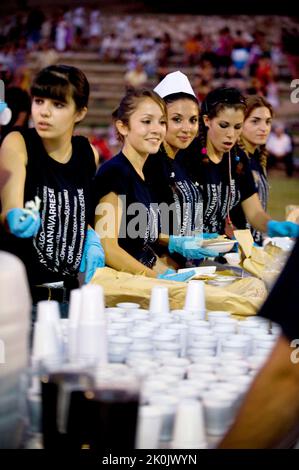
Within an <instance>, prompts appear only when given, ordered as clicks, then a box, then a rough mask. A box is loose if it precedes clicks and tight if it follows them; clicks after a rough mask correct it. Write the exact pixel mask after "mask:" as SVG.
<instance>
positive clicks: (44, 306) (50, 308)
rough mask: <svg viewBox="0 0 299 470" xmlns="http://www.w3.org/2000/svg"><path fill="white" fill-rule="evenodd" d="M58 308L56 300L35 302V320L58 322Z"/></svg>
mask: <svg viewBox="0 0 299 470" xmlns="http://www.w3.org/2000/svg"><path fill="white" fill-rule="evenodd" d="M59 320H60V310H59V304H58V302H56V300H41V301H40V302H38V303H37V321H38V322H39V323H42V322H56V323H57V324H58V323H59Z"/></svg>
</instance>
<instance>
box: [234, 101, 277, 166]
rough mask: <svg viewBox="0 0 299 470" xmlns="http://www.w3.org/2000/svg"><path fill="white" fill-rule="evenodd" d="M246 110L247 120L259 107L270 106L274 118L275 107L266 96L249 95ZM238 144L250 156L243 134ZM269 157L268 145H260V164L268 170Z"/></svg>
mask: <svg viewBox="0 0 299 470" xmlns="http://www.w3.org/2000/svg"><path fill="white" fill-rule="evenodd" d="M246 105H247V107H246V111H245V121H246V119H248V118H249V117H250V115H251V113H252V112H253V111H254V110H255V109H257V108H268V109H269V111H270V114H271V117H272V118H273V114H274V112H273V108H272V105H271V104H270V103H269V102H268V101H267V100H266V98H264V97H263V96H260V95H249V96H247V97H246ZM238 146H239V147H240V149H242V150H243V151H244V152H245V153H246V155H247V156H248V157H249V150H248V146H247V143H246V139H245V138H244V137H243V136H242V134H241V136H240V138H239V141H238ZM267 158H268V151H267V149H266V145H265V144H264V145H260V147H259V161H260V164H261V166H262V168H263V170H264V172H266V167H267Z"/></svg>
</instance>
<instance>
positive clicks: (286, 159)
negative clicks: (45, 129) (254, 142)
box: [266, 122, 294, 177]
mask: <svg viewBox="0 0 299 470" xmlns="http://www.w3.org/2000/svg"><path fill="white" fill-rule="evenodd" d="M273 130H274V131H273V132H271V134H270V136H269V139H268V141H267V144H266V148H267V150H268V152H269V166H270V167H271V166H272V167H273V166H275V165H276V163H278V162H282V163H283V164H284V165H285V170H286V174H287V176H289V177H291V176H293V173H294V162H293V145H292V139H291V137H290V136H289V135H288V134H287V133H286V131H285V127H284V125H283V123H281V122H279V123H276V125H274V129H273Z"/></svg>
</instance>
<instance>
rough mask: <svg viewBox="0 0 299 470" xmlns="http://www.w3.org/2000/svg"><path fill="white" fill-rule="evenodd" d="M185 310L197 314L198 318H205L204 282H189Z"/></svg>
mask: <svg viewBox="0 0 299 470" xmlns="http://www.w3.org/2000/svg"><path fill="white" fill-rule="evenodd" d="M184 310H187V312H193V313H195V314H196V315H197V316H198V318H201V319H204V318H205V312H206V300H205V285H204V282H203V281H195V280H193V281H189V282H188V285H187V291H186V298H185V305H184Z"/></svg>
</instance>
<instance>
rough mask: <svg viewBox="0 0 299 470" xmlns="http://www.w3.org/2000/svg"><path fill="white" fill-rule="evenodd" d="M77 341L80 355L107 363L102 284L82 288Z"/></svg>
mask: <svg viewBox="0 0 299 470" xmlns="http://www.w3.org/2000/svg"><path fill="white" fill-rule="evenodd" d="M77 341H78V342H77V345H78V356H79V357H83V358H84V357H87V358H93V359H95V360H97V361H98V362H100V363H102V364H106V363H107V331H106V319H105V310H104V293H103V288H102V287H101V286H98V285H93V284H88V285H85V286H84V287H83V288H82V300H81V312H80V317H79V323H78V340H77Z"/></svg>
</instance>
